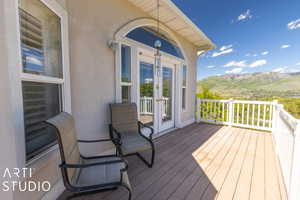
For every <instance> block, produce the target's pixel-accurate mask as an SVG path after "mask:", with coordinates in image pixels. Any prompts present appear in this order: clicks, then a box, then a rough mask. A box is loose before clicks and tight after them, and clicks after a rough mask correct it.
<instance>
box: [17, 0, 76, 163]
mask: <svg viewBox="0 0 300 200" xmlns="http://www.w3.org/2000/svg"><path fill="white" fill-rule="evenodd" d="M39 1H40V2H41V3H43V4H44V5H45V6H46V7H48V8H49V9H50V10H51V11H52V12H54V13H55V14H56V15H57V16H58V17H59V18H60V22H61V49H62V68H63V69H62V72H63V77H62V78H56V77H50V76H45V75H35V74H30V73H25V72H23V64H22V62H21V60H22V59H21V58H22V54H21V40H20V23H19V22H18V23H17V30H18V33H19V38H18V40H17V41H18V51H19V55H18V56H19V60H20V61H19V68H18V70H19V71H18V72H19V74H20V76H19V81H20V82H22V81H30V82H39V83H51V84H57V85H60V86H61V97H62V98H61V100H62V102H61V103H62V105H61V106H62V111H64V112H68V113H72V109H71V89H70V67H69V66H70V61H69V36H68V35H69V33H68V14H67V12H66V11H65V9H64V8H63V7H62V6H61V5H60V4H59V3H57V2H56V1H53V0H39ZM17 5H18V8H17V10H19V4H17ZM17 14H18V16H17V18H18V19H19V11H18V12H17ZM16 69H17V68H16ZM18 90H19V91H17V92H19V93H22V87H18ZM22 100H23V99H22ZM20 103H21V102H20ZM21 105H22V112H20V113H22V115H23V116H22V120H23V124H24V110H23V109H24V106H23V103H21ZM24 128H25V127H24ZM24 128H23V134H24V135H25V129H24ZM24 142H25V140H24ZM25 145H26V142H25ZM57 148H58V146H57V145H55V147H49V148H48V149H47V150H45V151H43V152H41V153H40V154H38V155H37V156H35V157H34V158H32V159H30V160H27V161H26V163H27V165H28V164H31V163H33V162H34V161H36V160H38V159H39V158H41V157H43V156H45V155H46V154H48V153H49V152H50V151H53V150H54V149H57ZM24 152H25V157H26V150H25V149H24ZM25 160H26V159H25Z"/></svg>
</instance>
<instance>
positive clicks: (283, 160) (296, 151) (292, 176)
mask: <svg viewBox="0 0 300 200" xmlns="http://www.w3.org/2000/svg"><path fill="white" fill-rule="evenodd" d="M272 133H273V135H274V138H275V143H276V152H277V155H278V157H279V161H280V164H281V169H282V174H283V178H284V181H285V185H286V189H287V193H288V196H289V200H299V199H300V120H298V119H295V118H294V117H293V116H291V115H290V114H289V113H288V112H286V111H285V110H284V109H283V105H276V107H275V113H274V127H273V131H272Z"/></svg>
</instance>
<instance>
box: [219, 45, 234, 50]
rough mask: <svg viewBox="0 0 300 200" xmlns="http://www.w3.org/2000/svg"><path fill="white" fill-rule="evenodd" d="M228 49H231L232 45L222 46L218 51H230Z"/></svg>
mask: <svg viewBox="0 0 300 200" xmlns="http://www.w3.org/2000/svg"><path fill="white" fill-rule="evenodd" d="M230 48H232V44H230V45H227V46H226V45H224V46H222V47H221V48H220V51H225V50H226V49H230Z"/></svg>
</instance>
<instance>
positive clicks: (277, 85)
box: [198, 72, 300, 99]
mask: <svg viewBox="0 0 300 200" xmlns="http://www.w3.org/2000/svg"><path fill="white" fill-rule="evenodd" d="M201 85H206V86H207V87H208V88H209V89H210V90H211V91H212V92H215V93H217V94H222V96H224V97H230V98H247V99H248V98H274V97H290V98H295V97H300V73H276V72H260V73H253V74H228V75H222V76H212V77H208V78H206V79H203V80H200V81H198V92H199V93H201Z"/></svg>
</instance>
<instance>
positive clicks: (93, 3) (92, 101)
mask: <svg viewBox="0 0 300 200" xmlns="http://www.w3.org/2000/svg"><path fill="white" fill-rule="evenodd" d="M56 1H57V2H58V3H59V4H60V5H61V6H62V7H63V8H65V9H66V11H67V13H68V17H69V51H70V80H71V102H72V114H73V115H74V117H75V121H76V129H77V134H78V137H79V138H80V139H96V138H107V137H108V136H109V135H108V124H109V121H110V120H109V119H110V114H109V109H108V104H109V103H112V102H115V98H116V95H115V83H116V80H115V52H114V51H113V50H112V49H111V48H109V46H108V42H109V41H111V40H112V39H114V34H115V33H116V31H117V30H118V29H120V27H122V26H123V25H124V24H126V23H128V22H129V21H132V20H134V19H138V18H145V17H148V15H147V14H146V13H144V12H142V11H141V10H139V9H138V8H136V7H135V6H133V5H131V4H130V3H128V2H127V1H125V0H113V1H108V0H106V1H99V0H88V1H82V0H56ZM9 2H10V3H9ZM12 2H15V1H10V0H4V1H1V2H0V30H1V34H0V65H1V68H0V97H1V98H0V110H1V112H0V126H1V133H0V134H1V139H0V146H1V147H2V148H4V149H7V150H9V151H7V152H9V153H8V154H7V155H5V156H1V157H0V163H1V164H0V167H13V166H17V167H25V145H24V135H23V136H21V137H18V136H19V135H20V134H24V131H20V130H22V129H23V126H21V125H20V126H18V127H17V128H16V124H15V123H14V122H13V121H14V119H15V116H16V115H21V114H22V109H20V106H22V104H20V106H19V113H16V112H14V109H15V108H13V105H11V102H12V101H11V98H14V97H15V94H13V93H12V91H13V90H14V88H13V87H14V86H15V85H14V84H13V83H16V82H14V81H18V80H14V78H13V77H11V76H10V72H9V69H8V67H6V66H9V58H10V57H9V56H8V55H7V52H9V47H8V46H7V41H8V39H9V40H12V37H13V35H10V38H7V37H6V36H7V35H6V33H7V32H6V31H9V30H7V28H5V27H7V25H5V24H4V22H5V21H6V22H7V21H9V20H5V17H7V16H5V15H6V14H7V12H6V13H5V12H4V11H3V8H5V9H8V8H9V9H12V10H13V9H14V6H15V4H14V3H12ZM2 4H3V6H2ZM4 4H6V5H5V6H4ZM8 4H10V5H9V6H8ZM14 12H15V11H12V12H11V13H10V15H11V16H14ZM14 20H15V21H14ZM16 21H17V16H14V18H13V19H11V24H14V23H15V22H16ZM15 27H17V26H15ZM2 30H4V33H2V32H3V31H2ZM10 30H14V28H11V29H10ZM16 33H18V32H17V31H16ZM173 34H174V35H175V36H176V40H177V41H178V42H179V44H180V46H181V47H182V51H183V52H184V54H185V56H186V63H187V65H188V83H187V109H186V110H185V111H184V112H182V113H180V120H181V122H182V126H184V125H185V124H187V123H192V122H193V121H194V117H195V93H196V74H197V51H198V50H199V49H197V48H196V47H195V46H194V45H193V44H191V43H190V42H188V41H187V40H185V39H184V38H182V37H180V36H178V35H177V34H176V33H175V32H173ZM15 37H18V36H17V35H15ZM15 45H17V42H16V43H15ZM15 53H16V54H18V52H15ZM10 54H11V55H13V52H10ZM16 56H18V55H16ZM17 86H18V87H20V83H19V84H17ZM20 97H21V94H19V96H18V98H20ZM179 106H180V105H177V107H176V108H175V109H179ZM21 118H22V116H21ZM2 138H5V139H2ZM16 138H18V139H16ZM111 149H113V145H112V144H105V145H101V146H99V145H97V146H93V147H91V148H89V149H86V148H84V149H83V148H82V149H81V150H82V151H83V152H85V153H88V152H96V151H97V152H104V151H109V150H111ZM59 160H60V159H59V153H58V149H57V147H55V148H53V149H52V150H51V151H50V152H49V153H47V154H46V155H44V156H43V157H42V158H40V159H37V160H36V161H35V162H33V163H30V165H28V166H27V167H32V168H35V171H34V176H33V179H34V180H39V181H43V180H48V181H50V182H51V184H52V186H53V187H54V188H53V189H52V190H51V191H50V192H48V193H47V194H46V193H44V192H34V193H33V192H15V193H14V194H13V193H9V192H7V193H5V195H7V198H4V199H12V196H14V199H22V200H27V199H28V200H35V199H41V198H44V199H54V198H55V197H57V196H58V195H59V194H60V193H61V192H62V191H63V190H64V187H63V185H62V181H61V178H60V171H59V169H58V163H59ZM2 163H5V164H2ZM3 195H4V194H3ZM1 197H3V196H2V193H1ZM5 197H6V196H5Z"/></svg>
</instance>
